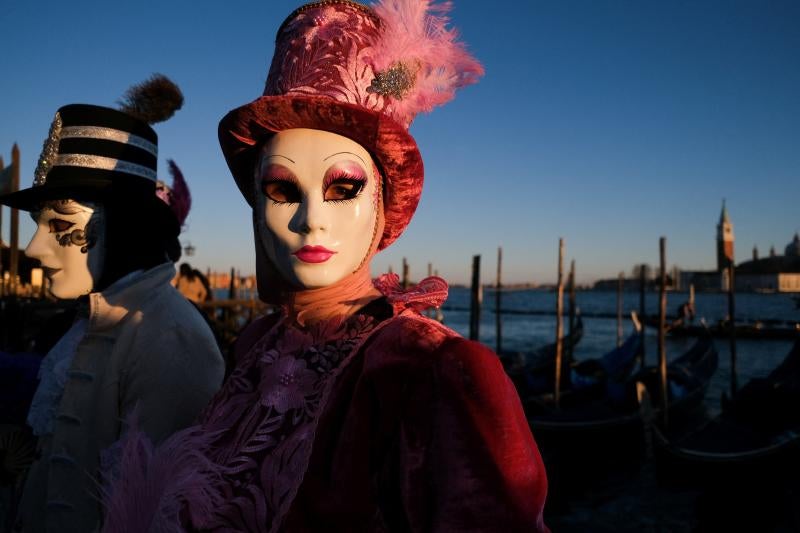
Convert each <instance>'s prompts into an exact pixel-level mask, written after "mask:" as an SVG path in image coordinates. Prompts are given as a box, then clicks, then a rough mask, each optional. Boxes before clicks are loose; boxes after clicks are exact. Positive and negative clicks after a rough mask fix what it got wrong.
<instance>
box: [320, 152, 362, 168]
mask: <svg viewBox="0 0 800 533" xmlns="http://www.w3.org/2000/svg"><path fill="white" fill-rule="evenodd" d="M341 154H348V155H352V156H355V157H357V158H359V159H360V160H361V162H362V163H364V164H365V165H366V164H367V162H366V161H364V160H363V159H362V158H361V156H360V155H358V154H354V153H353V152H336V153H335V154H331V155H329V156H328V157H326V158H325V159H323V161H327V160H328V159H330V158H331V157H333V156H335V155H341Z"/></svg>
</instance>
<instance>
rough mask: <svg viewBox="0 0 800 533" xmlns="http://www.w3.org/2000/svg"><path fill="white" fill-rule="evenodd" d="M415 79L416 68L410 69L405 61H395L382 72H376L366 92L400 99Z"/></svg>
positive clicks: (412, 85)
mask: <svg viewBox="0 0 800 533" xmlns="http://www.w3.org/2000/svg"><path fill="white" fill-rule="evenodd" d="M416 81H417V70H416V69H414V70H411V69H410V68H409V67H408V65H406V64H405V63H401V62H399V61H398V62H397V63H395V64H393V65H392V66H391V67H389V68H388V69H387V70H384V71H383V72H376V73H375V78H373V80H372V83H371V84H370V86H369V87H367V92H370V93H378V94H382V95H383V96H393V97H394V98H396V99H397V100H402V99H403V97H404V96H405V95H406V93H408V91H409V89H411V88H412V87H414V83H415V82H416Z"/></svg>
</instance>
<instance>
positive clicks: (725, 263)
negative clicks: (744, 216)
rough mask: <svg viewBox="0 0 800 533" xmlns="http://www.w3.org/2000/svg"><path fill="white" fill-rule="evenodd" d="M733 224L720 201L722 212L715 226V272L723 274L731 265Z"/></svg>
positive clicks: (723, 201) (723, 202) (732, 256)
mask: <svg viewBox="0 0 800 533" xmlns="http://www.w3.org/2000/svg"><path fill="white" fill-rule="evenodd" d="M733 258H734V255H733V224H732V223H731V220H730V218H729V217H728V209H727V207H725V200H722V212H721V213H720V214H719V224H717V272H719V273H722V272H725V269H727V268H728V267H729V266H731V264H732V263H733Z"/></svg>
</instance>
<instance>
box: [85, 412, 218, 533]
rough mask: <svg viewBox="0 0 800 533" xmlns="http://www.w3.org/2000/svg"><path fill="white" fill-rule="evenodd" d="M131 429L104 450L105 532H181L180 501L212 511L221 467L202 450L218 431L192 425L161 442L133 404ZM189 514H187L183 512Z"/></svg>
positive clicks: (198, 511) (194, 510) (196, 510)
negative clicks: (154, 439) (151, 436)
mask: <svg viewBox="0 0 800 533" xmlns="http://www.w3.org/2000/svg"><path fill="white" fill-rule="evenodd" d="M127 423H128V427H129V429H128V432H127V433H126V434H125V436H124V437H123V438H122V439H120V440H119V441H118V442H116V443H115V444H114V445H113V446H112V448H111V449H110V450H108V452H107V453H106V454H105V455H106V457H107V461H106V462H110V464H105V465H104V467H103V472H102V478H103V487H102V488H101V500H102V504H103V506H104V508H105V520H104V525H103V530H102V531H103V533H138V532H142V531H148V532H152V533H173V532H175V533H178V532H182V531H184V529H183V527H182V525H181V516H180V512H181V507H182V505H183V503H184V502H186V501H191V503H192V505H191V516H192V517H201V516H206V517H207V516H211V515H212V514H213V512H214V510H216V509H218V508H219V506H220V505H221V504H222V503H223V497H222V495H221V494H220V493H219V492H218V491H216V490H215V489H214V488H213V487H215V486H218V485H219V483H218V481H219V479H220V477H221V476H220V472H219V470H220V469H219V467H218V466H216V465H215V464H213V463H212V462H211V461H209V460H208V459H207V458H206V457H205V455H204V454H203V451H202V450H204V449H205V448H206V447H207V445H208V442H209V441H210V440H211V438H213V436H214V434H213V433H210V432H206V433H205V434H204V433H203V431H202V430H201V429H200V428H199V427H198V426H192V427H189V428H187V429H184V430H182V431H179V432H178V433H175V434H173V435H172V436H171V437H169V438H168V439H167V440H165V441H164V442H163V443H161V444H160V445H159V446H157V447H154V446H153V444H152V443H151V442H150V439H149V438H148V437H147V436H146V435H145V434H144V433H143V432H142V431H141V430H140V429H139V428H138V414H137V410H136V409H134V411H133V413H131V415H130V416H129V417H128V422H127ZM184 518H186V517H184Z"/></svg>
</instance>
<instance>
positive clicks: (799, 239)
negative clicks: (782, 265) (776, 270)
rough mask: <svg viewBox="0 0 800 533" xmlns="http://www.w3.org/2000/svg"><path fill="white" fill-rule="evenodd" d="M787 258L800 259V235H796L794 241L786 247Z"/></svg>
mask: <svg viewBox="0 0 800 533" xmlns="http://www.w3.org/2000/svg"><path fill="white" fill-rule="evenodd" d="M784 255H786V256H787V257H791V256H794V257H800V235H798V234H797V233H795V234H794V239H792V242H790V243H789V244H787V245H786V251H785V254H784Z"/></svg>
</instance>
